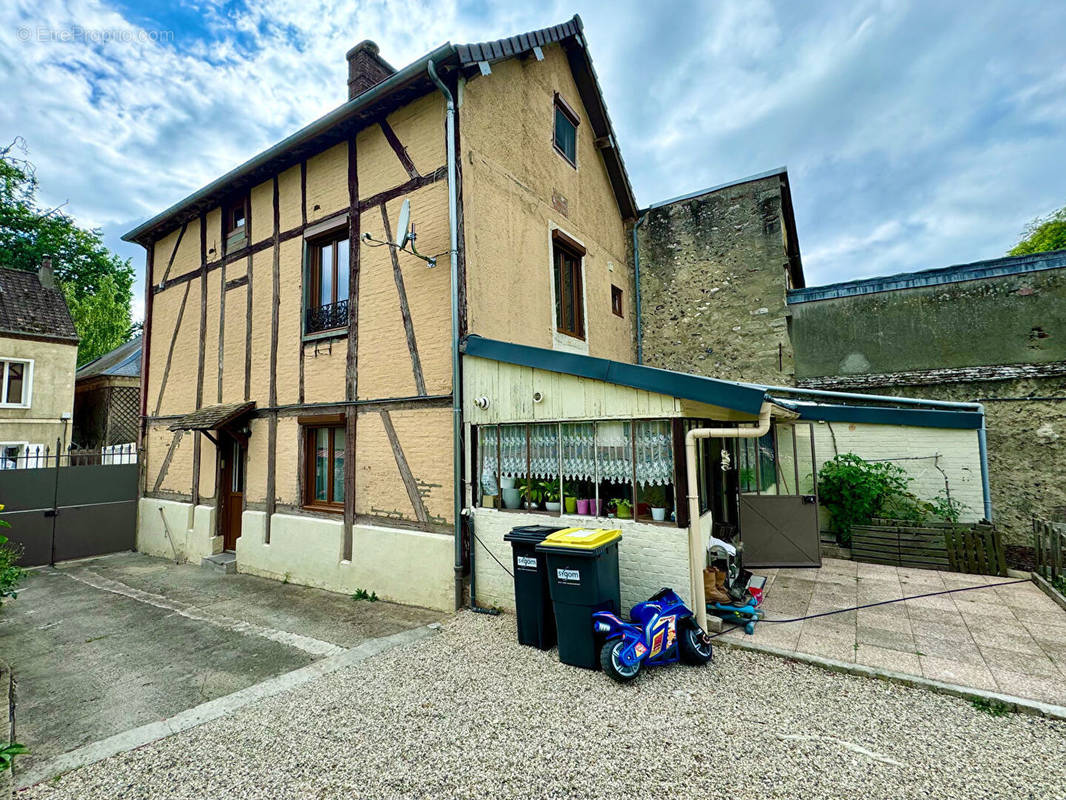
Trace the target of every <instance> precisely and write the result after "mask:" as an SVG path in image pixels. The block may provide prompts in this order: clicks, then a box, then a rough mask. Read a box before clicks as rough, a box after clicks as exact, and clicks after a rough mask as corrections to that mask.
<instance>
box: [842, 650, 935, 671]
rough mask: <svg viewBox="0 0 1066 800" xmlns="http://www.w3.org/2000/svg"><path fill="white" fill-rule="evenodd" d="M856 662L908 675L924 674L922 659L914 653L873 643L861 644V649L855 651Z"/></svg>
mask: <svg viewBox="0 0 1066 800" xmlns="http://www.w3.org/2000/svg"><path fill="white" fill-rule="evenodd" d="M855 663H856V664H864V665H866V666H868V667H876V668H878V669H887V670H891V671H892V672H904V673H906V674H908V675H921V674H922V665H921V661H920V660H919V659H918V656H916V655H915V654H914V653H904V652H902V651H900V650H890V649H887V648H884V647H878V646H877V645H872V644H860V645H859V649H858V650H856V651H855Z"/></svg>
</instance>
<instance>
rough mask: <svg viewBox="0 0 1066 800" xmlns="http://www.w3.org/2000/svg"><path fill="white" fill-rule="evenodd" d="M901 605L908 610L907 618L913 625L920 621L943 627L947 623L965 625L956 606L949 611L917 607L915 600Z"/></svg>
mask: <svg viewBox="0 0 1066 800" xmlns="http://www.w3.org/2000/svg"><path fill="white" fill-rule="evenodd" d="M900 605H902V606H903V607H904V608H906V609H907V616H908V617H909V618H910V620H911V622H912V623H913V622H916V621H920V622H935V623H938V624H941V625H942V624H945V623H948V624H956V625H964V623H963V621H962V616H961V615H960V614H959V611H958V609H957V608H955V607H954V605H953V606H952V607H951V608H949V609H944V608H931V607H929V606H919V605H915V604H914V601H913V600H908V601H907V602H906V603H901V604H900Z"/></svg>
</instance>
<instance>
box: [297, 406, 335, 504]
mask: <svg viewBox="0 0 1066 800" xmlns="http://www.w3.org/2000/svg"><path fill="white" fill-rule="evenodd" d="M343 416H344V415H343V414H338V415H336V416H334V417H328V418H327V417H323V418H320V419H317V420H313V421H308V422H306V423H305V422H304V420H303V418H301V424H302V425H303V426H304V436H305V444H304V447H305V453H306V459H307V462H306V465H305V469H304V487H303V488H304V505H306V506H309V507H311V508H321V509H326V510H330V511H341V510H343V509H344V425H343V423H342V422H341V420H342V419H343Z"/></svg>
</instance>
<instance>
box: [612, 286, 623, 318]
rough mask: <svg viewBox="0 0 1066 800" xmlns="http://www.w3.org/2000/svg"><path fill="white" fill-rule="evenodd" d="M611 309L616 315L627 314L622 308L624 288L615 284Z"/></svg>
mask: <svg viewBox="0 0 1066 800" xmlns="http://www.w3.org/2000/svg"><path fill="white" fill-rule="evenodd" d="M611 311H612V312H614V315H615V316H616V317H624V316H625V313H624V312H623V310H622V290H621V289H620V288H619V287H617V286H615V285H614V284H611Z"/></svg>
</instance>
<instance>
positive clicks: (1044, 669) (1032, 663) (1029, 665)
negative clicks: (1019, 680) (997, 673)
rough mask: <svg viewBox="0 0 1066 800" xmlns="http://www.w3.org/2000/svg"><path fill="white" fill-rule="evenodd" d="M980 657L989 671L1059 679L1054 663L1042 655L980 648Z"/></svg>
mask: <svg viewBox="0 0 1066 800" xmlns="http://www.w3.org/2000/svg"><path fill="white" fill-rule="evenodd" d="M981 655H982V656H984V659H985V663H986V664H988V667H989V669H1002V670H1009V671H1011V672H1016V673H1018V674H1020V675H1030V676H1033V677H1045V678H1047V677H1050V678H1059V677H1061V673H1060V671H1059V669H1058V668H1057V667H1056V666H1055V662H1053V661H1052V660H1051V659H1050V658H1048V657H1047V656H1046V655H1044V654H1043V653H1019V652H1017V651H1015V650H1004V649H1002V648H999V647H982V648H981Z"/></svg>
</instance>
